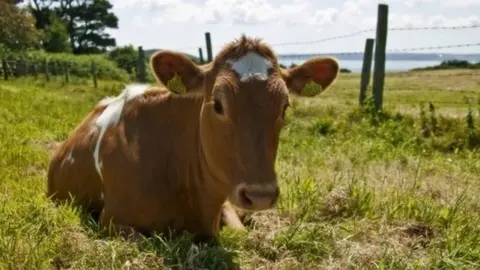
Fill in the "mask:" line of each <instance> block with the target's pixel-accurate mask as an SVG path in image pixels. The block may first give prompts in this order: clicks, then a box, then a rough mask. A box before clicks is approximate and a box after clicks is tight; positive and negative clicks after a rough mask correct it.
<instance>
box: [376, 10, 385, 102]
mask: <svg viewBox="0 0 480 270" xmlns="http://www.w3.org/2000/svg"><path fill="white" fill-rule="evenodd" d="M387 33H388V5H386V4H378V11H377V34H376V37H375V63H374V65H375V66H374V69H373V96H374V100H375V109H376V110H377V111H378V110H381V109H382V105H383V86H384V83H385V60H386V56H385V53H386V48H387Z"/></svg>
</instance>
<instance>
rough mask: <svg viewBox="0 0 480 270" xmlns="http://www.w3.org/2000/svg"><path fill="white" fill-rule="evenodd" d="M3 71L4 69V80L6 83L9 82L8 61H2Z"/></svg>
mask: <svg viewBox="0 0 480 270" xmlns="http://www.w3.org/2000/svg"><path fill="white" fill-rule="evenodd" d="M2 69H3V79H4V80H5V81H7V80H8V67H7V60H5V59H2Z"/></svg>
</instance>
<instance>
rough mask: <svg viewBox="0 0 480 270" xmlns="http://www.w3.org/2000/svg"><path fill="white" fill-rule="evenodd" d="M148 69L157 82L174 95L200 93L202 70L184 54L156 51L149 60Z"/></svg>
mask: <svg viewBox="0 0 480 270" xmlns="http://www.w3.org/2000/svg"><path fill="white" fill-rule="evenodd" d="M150 68H151V69H152V71H153V74H154V76H155V78H156V79H157V81H158V82H159V83H160V84H162V85H164V86H166V87H167V88H168V89H169V90H170V91H172V92H175V93H185V92H194V91H200V90H201V89H202V86H203V78H204V73H203V70H202V69H201V68H200V67H199V66H198V65H196V64H195V63H194V62H193V61H192V60H190V58H188V57H187V56H186V55H185V54H182V53H179V52H174V51H158V52H156V53H155V54H153V55H152V57H151V58H150Z"/></svg>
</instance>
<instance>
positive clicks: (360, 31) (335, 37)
mask: <svg viewBox="0 0 480 270" xmlns="http://www.w3.org/2000/svg"><path fill="white" fill-rule="evenodd" d="M477 28H480V25H461V26H431V27H392V28H388V31H424V30H461V29H477ZM375 31H376V28H366V29H363V30H359V31H356V32H353V33H350V34H345V35H338V36H332V37H327V38H322V39H317V40H310V41H291V42H280V43H271V45H272V46H290V45H311V44H318V43H322V42H326V41H331V40H338V39H344V38H349V37H354V36H358V35H361V34H365V33H369V32H375ZM223 45H224V44H215V45H213V47H219V46H223ZM199 47H203V46H197V47H193V46H192V47H184V48H179V49H178V50H198V48H199Z"/></svg>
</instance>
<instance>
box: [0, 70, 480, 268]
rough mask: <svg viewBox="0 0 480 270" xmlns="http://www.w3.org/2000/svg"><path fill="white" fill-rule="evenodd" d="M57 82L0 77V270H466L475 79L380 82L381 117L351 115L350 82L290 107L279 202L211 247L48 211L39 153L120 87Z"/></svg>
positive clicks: (477, 205) (475, 214)
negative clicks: (110, 233) (122, 234)
mask: <svg viewBox="0 0 480 270" xmlns="http://www.w3.org/2000/svg"><path fill="white" fill-rule="evenodd" d="M61 80H62V79H61V78H57V79H56V80H52V81H50V82H48V83H46V82H44V81H42V80H40V79H39V80H38V81H35V80H33V79H25V78H22V79H16V80H11V81H7V82H5V81H0V168H1V169H0V269H65V268H72V269H92V268H93V269H163V268H175V267H180V268H183V269H226V268H227V267H231V266H233V264H234V263H236V264H238V265H239V266H240V267H241V268H242V269H360V268H361V269H377V268H379V269H432V268H433V269H479V268H480V198H479V194H480V153H479V151H478V147H479V145H480V120H479V119H480V117H479V109H480V71H472V70H455V71H448V70H442V71H425V72H415V73H397V74H389V75H388V76H387V78H386V82H385V96H384V102H385V104H384V105H385V108H386V110H385V113H383V114H373V113H372V112H371V111H368V110H365V111H361V110H359V109H358V106H357V103H358V88H359V84H360V83H359V76H358V75H356V74H341V75H340V77H339V79H338V81H337V83H336V84H335V85H334V86H333V87H332V88H331V89H329V90H328V92H326V93H324V94H323V95H321V96H319V97H317V98H314V99H306V98H294V99H293V102H292V106H291V108H290V109H289V111H288V115H287V122H288V123H287V125H286V126H285V128H284V130H283V131H282V135H281V142H280V148H279V154H278V161H277V171H278V175H279V181H280V184H281V188H282V190H281V198H280V202H279V205H278V207H277V208H276V209H275V210H271V211H265V212H259V213H256V214H255V215H254V216H253V217H252V219H253V222H252V225H251V227H249V232H248V233H246V234H241V233H236V232H233V231H231V230H229V229H225V230H223V231H222V233H221V235H220V242H221V244H222V246H223V248H221V247H204V246H195V245H192V244H191V242H190V241H189V239H188V238H187V237H185V238H182V239H176V240H166V239H163V238H162V237H160V236H158V237H155V238H152V239H148V240H145V241H144V242H143V243H133V242H126V241H124V240H121V239H119V238H107V237H104V236H102V235H101V234H100V233H99V231H98V229H97V228H96V226H95V224H94V223H92V222H89V221H88V220H86V219H85V218H84V217H82V216H81V215H80V214H79V213H78V211H76V210H74V209H73V208H71V207H68V206H62V207H54V206H53V204H52V203H51V202H50V201H49V200H48V199H47V198H46V197H45V190H46V170H47V166H48V162H49V156H50V153H51V151H52V149H54V148H55V146H56V145H57V143H58V142H61V141H62V140H64V139H65V138H66V137H67V135H68V134H69V132H70V131H71V130H72V129H73V128H74V126H75V125H76V124H77V123H78V122H79V121H80V120H81V119H82V118H83V117H84V116H85V115H86V113H87V112H88V111H89V110H90V109H92V107H93V106H94V104H96V103H97V102H98V100H99V99H101V98H102V97H104V96H105V95H113V94H117V93H119V91H120V90H121V87H122V83H120V82H111V81H110V82H107V81H99V88H98V89H94V88H93V87H92V86H91V84H92V83H91V82H90V81H88V80H72V81H73V82H72V83H70V84H68V85H65V84H64V83H62V82H61ZM422 102H427V104H426V105H425V106H424V111H423V112H422V113H421V110H420V104H421V103H422ZM428 102H431V103H432V104H433V105H434V108H435V110H434V111H433V112H432V110H431V109H429V105H428ZM469 104H471V108H472V113H471V114H472V115H473V122H472V121H471V120H472V117H470V118H467V113H468V111H469ZM475 149H477V150H475Z"/></svg>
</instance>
